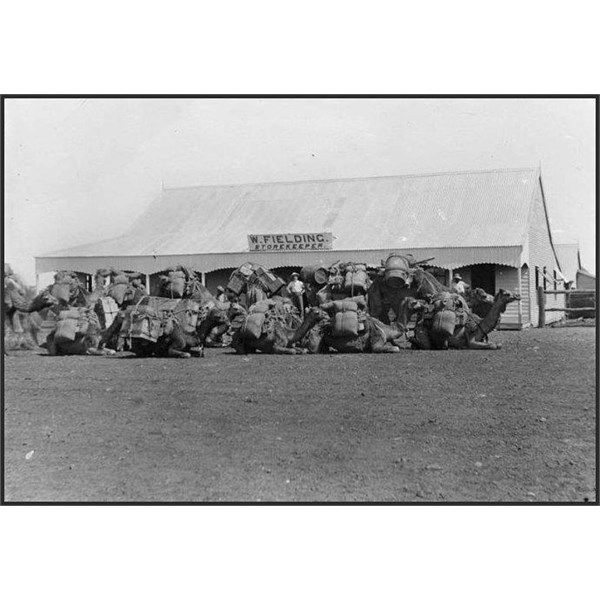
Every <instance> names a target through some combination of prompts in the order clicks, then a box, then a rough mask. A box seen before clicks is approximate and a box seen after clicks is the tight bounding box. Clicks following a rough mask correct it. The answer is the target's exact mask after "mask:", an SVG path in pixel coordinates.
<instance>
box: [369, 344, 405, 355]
mask: <svg viewBox="0 0 600 600" xmlns="http://www.w3.org/2000/svg"><path fill="white" fill-rule="evenodd" d="M371 352H373V354H395V353H396V352H400V348H398V346H387V345H386V344H385V343H383V344H376V345H375V346H373V347H372V348H371Z"/></svg>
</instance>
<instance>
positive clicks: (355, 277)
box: [300, 261, 371, 306]
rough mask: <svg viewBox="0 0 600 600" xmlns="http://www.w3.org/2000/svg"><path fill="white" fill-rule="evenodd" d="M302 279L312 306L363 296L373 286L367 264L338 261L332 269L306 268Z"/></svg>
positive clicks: (301, 274)
mask: <svg viewBox="0 0 600 600" xmlns="http://www.w3.org/2000/svg"><path fill="white" fill-rule="evenodd" d="M300 277H301V279H302V281H303V282H304V284H305V286H306V290H307V291H306V295H307V299H308V304H309V305H311V306H321V305H322V304H324V303H326V302H333V301H338V300H347V299H350V298H352V297H355V296H362V295H364V294H366V292H367V290H368V289H369V287H370V285H371V280H370V279H369V275H368V273H367V265H366V264H365V263H356V262H340V261H338V262H336V263H334V264H333V265H331V266H330V267H323V266H321V265H313V266H309V267H304V268H303V269H302V270H301V271H300Z"/></svg>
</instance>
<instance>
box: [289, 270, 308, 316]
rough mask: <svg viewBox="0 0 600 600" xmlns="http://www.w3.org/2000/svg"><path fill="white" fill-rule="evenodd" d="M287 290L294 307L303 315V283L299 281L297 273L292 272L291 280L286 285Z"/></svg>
mask: <svg viewBox="0 0 600 600" xmlns="http://www.w3.org/2000/svg"><path fill="white" fill-rule="evenodd" d="M287 291H288V292H289V294H290V297H291V298H292V300H293V301H294V304H295V305H296V308H297V309H298V310H299V311H300V314H301V315H304V283H302V281H300V275H299V274H298V273H292V277H291V281H290V282H289V283H288V285H287Z"/></svg>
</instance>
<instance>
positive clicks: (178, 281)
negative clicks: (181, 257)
mask: <svg viewBox="0 0 600 600" xmlns="http://www.w3.org/2000/svg"><path fill="white" fill-rule="evenodd" d="M158 296H160V297H161V298H191V299H193V300H200V301H211V300H212V301H214V300H215V298H214V297H213V295H212V294H211V293H210V292H209V291H208V289H207V288H206V287H205V286H204V285H203V284H202V281H201V280H200V277H199V276H198V274H197V273H196V272H195V271H194V270H193V269H191V268H190V267H186V266H184V265H176V266H174V267H169V268H168V269H165V271H162V272H161V273H160V275H159V292H158Z"/></svg>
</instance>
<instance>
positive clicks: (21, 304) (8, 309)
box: [4, 277, 57, 349]
mask: <svg viewBox="0 0 600 600" xmlns="http://www.w3.org/2000/svg"><path fill="white" fill-rule="evenodd" d="M56 303H57V300H56V298H54V297H53V296H51V295H50V293H49V292H48V291H47V290H44V291H42V292H41V293H39V294H38V295H37V296H35V297H34V298H33V299H32V300H27V298H26V296H25V291H24V290H23V289H22V288H21V287H20V286H19V285H18V283H17V282H15V281H14V280H13V279H11V278H7V277H5V278H4V335H5V342H6V341H7V338H6V336H10V335H11V334H14V335H15V336H16V337H17V341H16V342H15V341H14V340H11V347H13V348H14V347H16V346H21V347H27V348H31V347H33V345H32V343H31V341H30V340H29V339H27V338H25V337H23V336H24V335H25V329H24V328H23V323H22V322H21V316H23V315H22V313H27V314H28V315H32V314H33V313H37V312H39V311H40V310H43V309H45V308H48V307H50V306H54V305H55V304H56ZM29 326H31V327H33V323H31V322H30V323H29ZM29 326H28V327H27V329H28V333H29V334H31V335H32V336H33V332H32V331H31V329H30V327H29ZM13 342H14V343H13ZM7 345H8V344H6V345H5V349H6V347H7Z"/></svg>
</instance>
